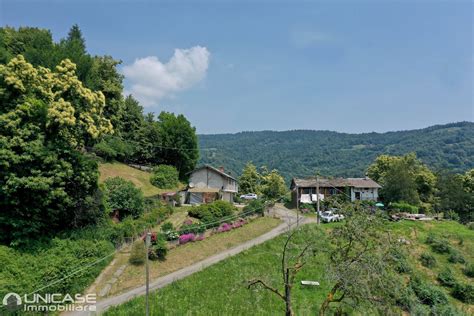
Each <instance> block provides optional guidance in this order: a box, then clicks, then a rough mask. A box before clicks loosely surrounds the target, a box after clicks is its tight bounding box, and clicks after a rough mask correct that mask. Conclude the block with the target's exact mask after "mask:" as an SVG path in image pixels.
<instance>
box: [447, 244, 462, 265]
mask: <svg viewBox="0 0 474 316" xmlns="http://www.w3.org/2000/svg"><path fill="white" fill-rule="evenodd" d="M448 261H449V262H451V263H464V262H466V260H465V259H464V257H463V256H462V254H461V253H460V252H459V251H457V250H455V249H454V248H453V249H451V252H450V253H449V257H448Z"/></svg>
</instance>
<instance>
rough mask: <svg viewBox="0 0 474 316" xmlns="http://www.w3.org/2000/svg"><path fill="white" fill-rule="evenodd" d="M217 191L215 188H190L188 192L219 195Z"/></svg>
mask: <svg viewBox="0 0 474 316" xmlns="http://www.w3.org/2000/svg"><path fill="white" fill-rule="evenodd" d="M219 191H220V190H219V189H216V188H191V189H189V190H188V192H191V193H219Z"/></svg>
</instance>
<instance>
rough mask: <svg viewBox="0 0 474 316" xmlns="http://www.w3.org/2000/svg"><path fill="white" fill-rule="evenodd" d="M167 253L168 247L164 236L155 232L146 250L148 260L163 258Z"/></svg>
mask: <svg viewBox="0 0 474 316" xmlns="http://www.w3.org/2000/svg"><path fill="white" fill-rule="evenodd" d="M167 254H168V247H167V244H166V238H165V236H164V235H162V234H155V237H154V238H153V235H152V242H151V246H150V249H149V250H148V258H150V260H161V261H163V260H165V259H166V255H167Z"/></svg>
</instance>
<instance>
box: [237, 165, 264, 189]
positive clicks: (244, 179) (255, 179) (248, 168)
mask: <svg viewBox="0 0 474 316" xmlns="http://www.w3.org/2000/svg"><path fill="white" fill-rule="evenodd" d="M261 178H262V176H261V175H260V174H259V173H258V171H257V167H255V165H254V164H252V163H251V162H247V164H246V165H245V168H244V169H243V170H242V175H241V176H240V178H239V191H240V192H241V193H260V191H261V188H260V182H261Z"/></svg>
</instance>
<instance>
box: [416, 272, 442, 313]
mask: <svg viewBox="0 0 474 316" xmlns="http://www.w3.org/2000/svg"><path fill="white" fill-rule="evenodd" d="M410 286H411V288H412V289H413V291H414V292H415V294H416V296H417V297H418V299H419V300H420V302H421V303H423V304H426V305H430V306H434V305H437V304H447V303H448V297H447V296H446V294H444V292H443V291H442V290H441V289H439V288H438V287H436V286H434V285H430V284H428V283H426V282H424V281H423V280H421V279H420V278H419V277H416V276H415V277H413V278H412V279H411V280H410Z"/></svg>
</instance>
